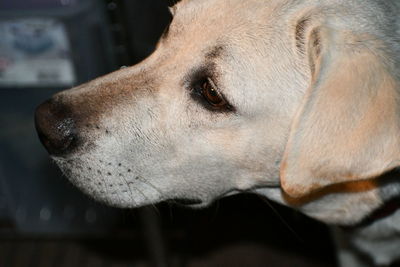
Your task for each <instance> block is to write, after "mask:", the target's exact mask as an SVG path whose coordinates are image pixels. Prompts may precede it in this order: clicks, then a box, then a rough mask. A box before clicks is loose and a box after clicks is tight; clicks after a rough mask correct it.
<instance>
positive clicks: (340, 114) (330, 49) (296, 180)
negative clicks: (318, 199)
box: [281, 27, 400, 198]
mask: <svg viewBox="0 0 400 267" xmlns="http://www.w3.org/2000/svg"><path fill="white" fill-rule="evenodd" d="M303 44H305V47H306V49H305V50H306V51H305V53H306V54H307V55H308V57H309V61H310V68H311V76H312V79H311V82H310V87H309V88H308V90H307V92H306V95H305V97H304V100H303V102H302V104H301V106H300V108H299V110H298V112H297V115H296V116H295V118H294V121H293V123H292V126H291V132H290V136H289V140H288V143H287V146H286V149H285V154H284V157H283V160H282V164H281V184H282V188H283V190H284V191H285V192H286V193H287V194H288V195H289V196H290V197H294V198H299V197H302V196H305V195H307V194H309V193H311V192H314V191H316V190H319V189H321V188H323V187H325V186H328V185H331V184H336V183H343V182H348V181H356V180H362V179H369V178H374V177H376V176H379V175H380V174H382V173H383V172H386V171H388V170H390V169H393V168H395V167H396V166H398V165H400V164H399V158H400V126H399V123H400V120H399V115H400V114H399V113H400V105H399V96H398V89H399V88H398V81H397V80H396V78H395V77H394V75H392V74H391V73H390V69H392V68H393V66H391V65H390V64H389V63H387V62H389V61H390V60H386V61H385V60H384V52H383V51H384V50H383V49H381V48H382V47H380V44H379V43H378V42H377V41H376V40H372V39H371V38H368V36H355V35H354V34H353V33H349V32H335V31H334V30H332V29H329V28H324V27H317V28H314V29H313V30H311V31H309V33H308V36H306V37H305V41H303Z"/></svg>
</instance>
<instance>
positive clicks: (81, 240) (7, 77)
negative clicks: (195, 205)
mask: <svg viewBox="0 0 400 267" xmlns="http://www.w3.org/2000/svg"><path fill="white" fill-rule="evenodd" d="M198 1H201V0H198ZM168 5H171V1H168V0H114V1H111V0H0V267H15V266H21V267H50V266H57V267H58V266H66V267H67V266H68V267H69V266H71V267H81V266H82V267H83V266H96V267H97V266H99V267H108V266H113V267H117V266H118V267H119V266H121V267H122V266H124V267H127V266H131V267H136V266H157V267H161V266H193V267H195V266H196V267H197V266H218V267H224V266H229V267H231V266H248V267H252V266H298V267H301V266H335V265H336V263H335V256H334V249H333V246H332V242H331V240H330V238H329V232H328V229H327V228H326V227H325V226H324V225H322V224H319V223H317V222H315V221H313V220H311V219H309V218H306V217H305V216H303V215H301V214H299V213H296V212H295V211H292V210H290V209H288V208H285V207H281V206H279V205H276V204H274V203H271V202H268V201H267V200H265V199H261V198H260V197H258V196H255V195H238V196H233V197H230V198H226V199H222V200H219V201H218V202H217V203H215V204H214V205H213V206H211V207H209V208H207V209H204V210H187V209H184V208H181V207H177V206H173V205H171V204H167V203H164V204H163V203H162V204H160V205H157V206H152V207H145V208H141V209H135V210H119V209H114V208H109V207H106V206H103V205H101V204H98V203H96V202H94V201H93V200H91V199H89V198H88V197H86V196H84V195H83V194H82V193H81V192H79V191H78V190H77V189H75V188H74V187H73V186H72V185H71V184H69V183H68V182H67V180H66V179H65V178H63V177H62V175H61V173H60V171H59V170H58V169H57V168H56V166H55V165H54V164H52V162H51V161H50V159H49V157H48V156H47V153H46V151H45V150H44V148H43V147H42V146H41V144H40V143H39V140H38V138H37V136H36V133H35V130H34V124H33V112H34V109H35V107H36V106H37V105H38V104H39V103H41V102H42V101H43V100H45V99H46V98H48V97H50V96H51V95H52V94H54V93H56V92H58V91H60V90H63V89H66V88H70V87H72V86H74V85H77V84H80V83H83V82H85V81H88V80H90V79H93V78H95V77H97V76H100V75H103V74H106V73H108V72H111V71H113V70H116V69H119V68H120V67H122V66H128V65H133V64H135V63H137V62H138V61H140V60H142V59H143V58H145V57H146V56H147V55H148V54H149V53H151V52H152V50H153V49H154V47H155V44H156V42H157V40H158V38H159V36H160V35H161V33H162V31H163V30H164V28H165V27H166V25H167V24H168V23H169V22H170V20H171V17H170V15H169V13H168V9H167V7H168Z"/></svg>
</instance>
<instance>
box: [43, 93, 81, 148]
mask: <svg viewBox="0 0 400 267" xmlns="http://www.w3.org/2000/svg"><path fill="white" fill-rule="evenodd" d="M35 126H36V131H37V132H38V135H39V139H40V141H41V142H42V144H43V145H44V146H45V148H46V149H47V151H48V152H49V153H50V154H51V155H57V156H61V155H65V154H67V153H68V152H70V151H71V150H72V148H73V147H74V145H75V144H76V141H77V135H76V127H75V121H74V119H73V117H72V113H71V112H70V110H69V109H68V108H66V107H65V105H62V104H60V103H58V102H56V101H54V100H52V99H49V100H47V101H45V102H44V103H42V104H41V105H40V106H38V107H37V109H36V112H35Z"/></svg>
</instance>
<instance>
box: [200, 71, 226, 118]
mask: <svg viewBox="0 0 400 267" xmlns="http://www.w3.org/2000/svg"><path fill="white" fill-rule="evenodd" d="M197 90H198V94H200V95H201V96H202V97H203V99H204V100H205V102H206V103H207V104H208V105H209V107H211V109H212V110H219V111H232V110H233V107H232V106H231V105H230V104H229V103H228V101H227V100H226V99H225V97H224V96H223V95H222V94H221V93H220V92H219V91H218V89H217V87H216V86H215V84H214V83H213V81H212V80H211V79H209V78H207V79H205V80H203V81H202V82H201V84H200V88H198V89H197Z"/></svg>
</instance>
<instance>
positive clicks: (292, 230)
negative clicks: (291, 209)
mask: <svg viewBox="0 0 400 267" xmlns="http://www.w3.org/2000/svg"><path fill="white" fill-rule="evenodd" d="M258 196H259V197H260V198H261V200H263V201H264V202H265V203H266V204H267V205H268V206H269V207H270V209H271V210H272V211H273V212H274V213H275V215H276V216H277V217H278V219H279V220H280V221H281V222H282V223H283V224H284V225H285V227H286V228H287V229H288V230H289V231H290V232H291V233H292V234H293V235H294V236H295V238H296V239H297V240H298V241H299V242H300V243H305V242H304V239H303V238H301V237H300V236H299V235H298V234H297V233H296V231H295V230H294V229H293V227H291V226H290V225H289V223H288V222H287V221H286V220H285V219H284V218H283V217H282V215H280V214H279V212H278V211H277V210H276V209H275V208H274V206H273V205H272V204H271V203H270V201H269V199H267V198H265V197H262V196H260V195H258Z"/></svg>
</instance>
